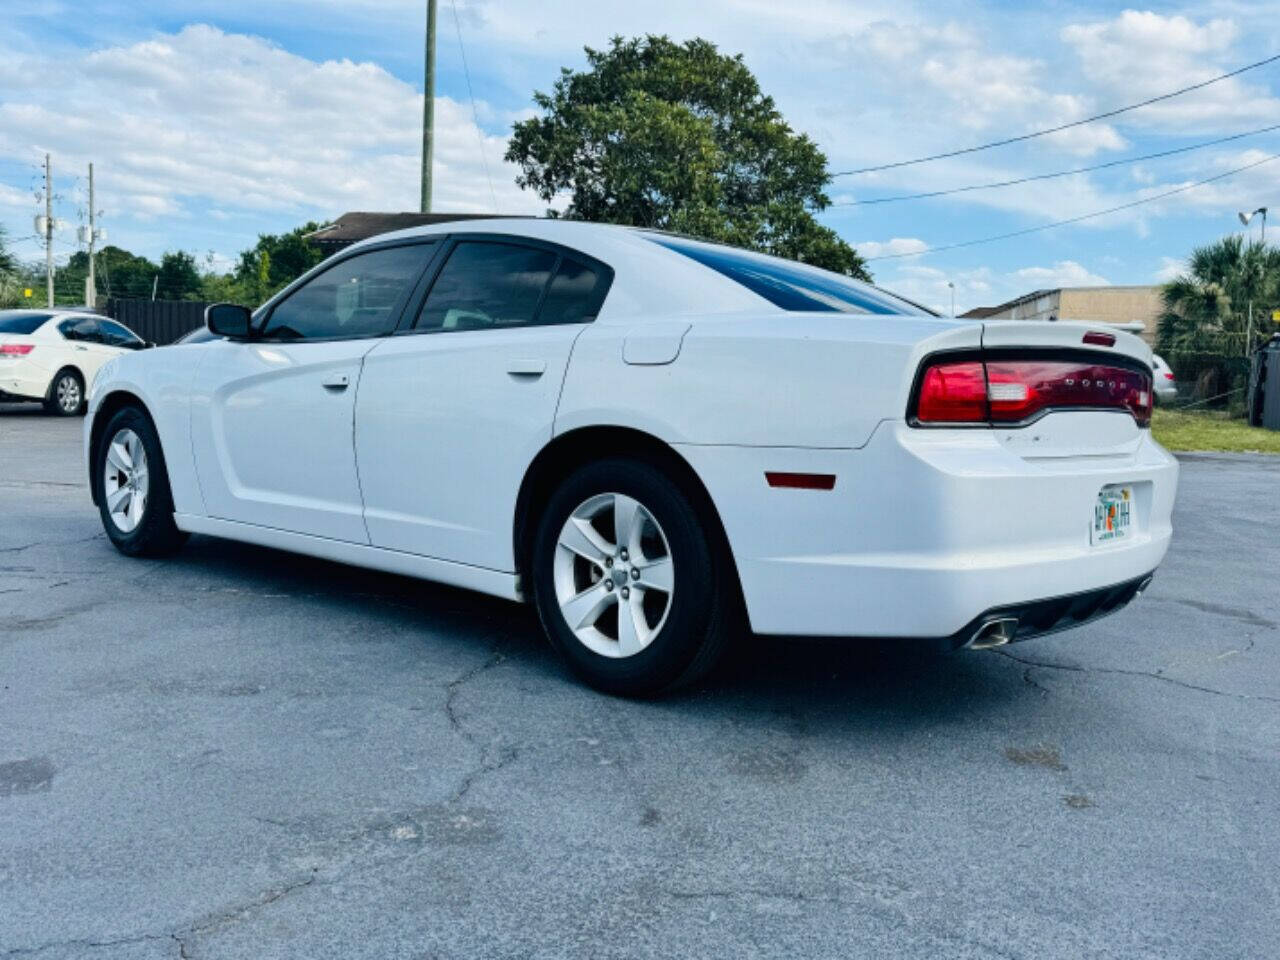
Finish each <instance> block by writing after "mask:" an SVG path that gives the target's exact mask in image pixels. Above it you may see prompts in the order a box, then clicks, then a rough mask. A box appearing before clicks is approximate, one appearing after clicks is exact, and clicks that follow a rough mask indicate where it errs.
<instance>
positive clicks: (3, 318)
mask: <svg viewBox="0 0 1280 960" xmlns="http://www.w3.org/2000/svg"><path fill="white" fill-rule="evenodd" d="M52 316H53V314H51V313H5V312H4V311H0V333H23V334H27V333H35V332H36V331H37V330H39V329H40V328H41V327H42V326H43V325H44V324H45V322H46V321H47V320H48V319H49V318H50V317H52Z"/></svg>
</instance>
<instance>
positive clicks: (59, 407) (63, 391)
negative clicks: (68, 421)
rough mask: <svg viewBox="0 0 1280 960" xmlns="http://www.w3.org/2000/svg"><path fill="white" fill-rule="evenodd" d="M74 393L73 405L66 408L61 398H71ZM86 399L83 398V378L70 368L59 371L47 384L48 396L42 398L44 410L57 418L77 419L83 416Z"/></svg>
mask: <svg viewBox="0 0 1280 960" xmlns="http://www.w3.org/2000/svg"><path fill="white" fill-rule="evenodd" d="M72 390H73V391H74V397H75V401H76V402H75V405H74V406H72V407H66V406H64V405H63V400H62V398H63V397H65V396H72V393H71V392H70V391H72ZM87 402H88V398H87V397H85V391H84V377H82V376H80V373H79V371H77V370H74V369H73V368H71V367H64V368H63V369H61V370H59V371H58V372H57V373H56V374H55V375H54V378H53V381H52V382H51V383H50V384H49V395H48V396H47V397H45V398H44V409H45V411H46V412H48V413H52V414H53V415H54V416H57V417H79V416H83V415H84V411H85V405H86V404H87Z"/></svg>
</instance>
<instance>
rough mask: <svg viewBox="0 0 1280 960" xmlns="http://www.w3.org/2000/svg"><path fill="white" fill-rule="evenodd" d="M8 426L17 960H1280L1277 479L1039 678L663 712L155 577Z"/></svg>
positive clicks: (303, 583)
mask: <svg viewBox="0 0 1280 960" xmlns="http://www.w3.org/2000/svg"><path fill="white" fill-rule="evenodd" d="M80 430H81V422H80V421H78V420H70V421H68V420H57V419H52V418H49V417H46V416H44V415H42V414H41V413H39V411H38V410H37V409H35V408H31V409H26V408H19V407H0V464H3V470H0V494H2V495H3V500H2V503H3V505H2V507H0V958H5V960H9V958H18V957H28V956H30V957H39V958H42V960H53V958H63V957H66V958H71V957H126V958H153V957H190V958H197V957H198V958H206V957H245V958H255V960H256V958H269V957H290V958H296V957H316V958H321V957H324V958H328V957H333V958H357V957H371V958H372V957H378V958H385V957H397V958H399V957H413V958H443V957H450V958H452V957H459V958H463V957H466V958H475V957H591V958H603V957H661V958H670V957H720V956H723V957H735V958H737V957H861V956H865V957H948V958H951V957H980V958H985V957H1003V958H1010V957H1026V958H1035V960H1045V958H1072V960H1075V958H1080V957H1124V958H1134V957H1150V958H1157V957H1158V958H1162V960H1167V958H1183V957H1185V958H1192V957H1194V958H1203V957H1213V958H1215V960H1225V958H1236V957H1239V958H1261V957H1274V956H1278V955H1280V869H1278V868H1277V864H1280V827H1277V824H1278V823H1280V682H1278V681H1280V628H1278V621H1280V600H1278V598H1280V575H1278V573H1280V512H1277V510H1276V508H1275V504H1276V499H1277V491H1278V490H1280V459H1274V458H1272V459H1268V458H1265V457H1248V456H1195V455H1193V456H1188V457H1186V458H1185V459H1184V460H1183V472H1182V479H1181V491H1180V499H1179V505H1178V511H1177V514H1176V516H1175V523H1176V525H1177V526H1176V535H1175V540H1174V546H1173V550H1172V552H1171V554H1170V556H1169V558H1168V560H1167V561H1166V563H1165V565H1164V566H1163V567H1162V568H1161V570H1160V572H1159V574H1158V576H1157V578H1156V581H1155V583H1154V585H1153V586H1152V588H1151V590H1150V591H1149V592H1148V593H1147V594H1146V595H1145V596H1144V597H1142V598H1141V599H1140V600H1139V601H1138V602H1137V603H1135V604H1134V605H1133V606H1131V607H1130V608H1128V609H1127V610H1125V611H1123V612H1121V613H1120V614H1117V615H1116V616H1113V617H1111V618H1109V619H1106V620H1103V621H1101V622H1099V623H1097V624H1094V625H1091V626H1088V627H1086V628H1082V629H1080V630H1076V631H1073V632H1069V633H1065V634H1060V635H1057V636H1053V637H1046V638H1042V639H1039V640H1033V641H1030V642H1028V643H1026V644H1020V645H1017V646H1015V647H1012V648H1009V649H1007V650H1005V651H999V652H986V653H962V654H956V655H951V656H944V657H933V656H926V655H918V654H914V653H912V652H909V651H904V650H903V649H901V646H897V647H893V646H890V647H886V646H884V645H876V646H866V645H858V644H836V643H827V644H812V643H799V642H780V641H764V640H750V641H744V642H743V643H742V644H740V645H739V647H738V648H737V649H736V650H735V651H734V652H733V653H732V654H731V656H730V658H729V663H728V664H727V665H726V666H725V668H724V669H722V670H721V671H719V672H718V673H717V674H716V675H715V676H714V677H713V678H712V680H711V681H710V682H709V683H707V684H706V685H704V686H702V687H700V688H698V689H696V690H694V691H691V692H689V693H687V694H684V695H681V696H676V697H673V698H669V699H665V700H660V701H657V702H651V703H636V702H628V701H624V700H618V699H611V698H608V697H604V696H601V695H599V694H596V693H594V692H592V691H590V690H587V689H584V688H583V687H581V686H580V685H578V684H577V683H576V682H574V681H573V680H572V679H570V678H568V677H567V676H566V675H565V673H564V671H563V670H562V668H561V666H560V664H559V662H558V661H557V659H556V658H555V657H554V656H553V654H552V653H551V651H550V650H549V649H548V647H547V646H546V645H545V643H544V642H543V641H542V640H541V639H540V636H539V634H538V630H537V628H536V624H535V622H534V619H533V617H532V616H531V615H530V613H529V612H527V611H526V610H524V609H523V608H520V607H517V606H514V605H510V604H505V603H503V602H501V601H497V600H492V599H488V598H485V597H480V596H474V595H471V594H467V593H464V592H460V591H455V590H451V589H447V588H443V587H437V586H433V585H431V584H425V583H420V582H417V581H412V580H407V579H403V578H398V577H393V576H387V575H384V574H378V573H372V572H366V571H360V570H354V569H351V568H348V567H343V566H339V565H336V564H330V563H324V562H320V561H315V560H308V559H305V558H300V557H295V556H291V555H288V554H284V553H278V552H275V551H271V550H265V549H260V548H256V547H249V546H241V545H237V544H233V543H228V542H224V541H218V540H214V539H209V538H193V539H192V540H191V542H190V543H189V544H188V545H187V547H186V549H185V550H184V551H183V552H182V553H180V554H179V555H178V556H176V557H175V558H173V559H170V560H165V561H139V560H129V559H126V558H124V557H122V556H120V555H118V554H117V553H116V552H115V550H113V549H112V548H111V546H110V544H109V543H108V542H107V540H106V539H105V537H104V536H103V534H102V533H101V528H100V525H99V521H98V516H97V512H96V510H95V508H94V507H93V505H92V504H91V503H90V501H89V496H88V491H87V487H86V480H85V471H84V468H83V467H82V464H81V456H80Z"/></svg>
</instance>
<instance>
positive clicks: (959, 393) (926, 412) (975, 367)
mask: <svg viewBox="0 0 1280 960" xmlns="http://www.w3.org/2000/svg"><path fill="white" fill-rule="evenodd" d="M916 419H917V420H919V421H920V422H921V423H981V422H983V421H985V420H986V419H987V375H986V372H985V371H984V370H983V367H982V363H981V362H979V361H976V360H975V361H966V362H962V363H938V364H934V365H933V366H931V367H929V368H928V369H927V370H925V372H924V378H923V379H922V380H921V381H920V396H919V399H918V400H917V403H916Z"/></svg>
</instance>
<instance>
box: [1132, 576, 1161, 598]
mask: <svg viewBox="0 0 1280 960" xmlns="http://www.w3.org/2000/svg"><path fill="white" fill-rule="evenodd" d="M1155 578H1156V575H1155V574H1154V573H1153V574H1151V575H1150V576H1149V577H1147V579H1145V580H1143V581H1142V582H1141V583H1140V584H1138V589H1137V590H1135V591H1133V599H1135V600H1137V599H1138V598H1139V597H1140V596H1142V594H1143V593H1145V592H1146V589H1147V587H1149V586H1151V581H1152V580H1154V579H1155Z"/></svg>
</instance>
